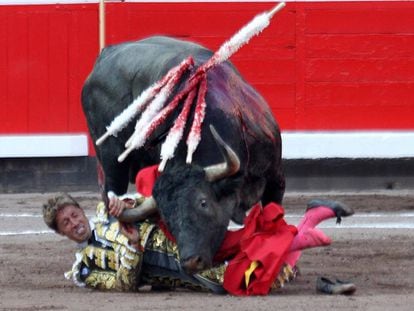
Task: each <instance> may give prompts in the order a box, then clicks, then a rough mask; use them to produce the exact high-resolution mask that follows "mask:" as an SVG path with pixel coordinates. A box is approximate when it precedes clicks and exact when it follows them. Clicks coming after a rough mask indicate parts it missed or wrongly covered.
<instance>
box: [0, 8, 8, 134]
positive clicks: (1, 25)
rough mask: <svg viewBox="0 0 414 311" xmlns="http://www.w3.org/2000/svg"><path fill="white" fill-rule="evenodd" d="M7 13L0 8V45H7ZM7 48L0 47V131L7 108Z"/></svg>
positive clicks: (0, 131)
mask: <svg viewBox="0 0 414 311" xmlns="http://www.w3.org/2000/svg"><path fill="white" fill-rule="evenodd" d="M7 28H8V14H7V12H6V11H5V10H0V46H1V47H8V32H7ZM7 55H8V48H1V49H0V72H1V73H2V74H0V133H7V129H6V125H5V124H6V122H7V119H8V118H7V110H6V105H7V102H8V80H9V79H8V76H9V75H8V61H7Z"/></svg>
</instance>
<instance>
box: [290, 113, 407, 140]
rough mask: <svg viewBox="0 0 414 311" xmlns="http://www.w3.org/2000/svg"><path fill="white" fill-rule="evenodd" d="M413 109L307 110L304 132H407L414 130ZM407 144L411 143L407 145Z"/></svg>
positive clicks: (303, 125)
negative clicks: (387, 130) (407, 130)
mask: <svg viewBox="0 0 414 311" xmlns="http://www.w3.org/2000/svg"><path fill="white" fill-rule="evenodd" d="M412 111H413V108H412V106H408V105H405V106H391V105H359V106H358V105H357V106H346V107H343V109H338V106H337V105H332V106H324V107H322V106H317V107H316V106H308V107H306V120H305V122H303V123H302V124H301V126H299V127H298V129H305V130H320V129H323V130H331V129H332V130H342V129H343V130H364V129H368V130H373V129H375V130H384V129H390V130H405V129H412V128H413V124H414V114H413V112H412ZM407 143H408V142H407Z"/></svg>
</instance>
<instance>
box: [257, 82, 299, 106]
mask: <svg viewBox="0 0 414 311" xmlns="http://www.w3.org/2000/svg"><path fill="white" fill-rule="evenodd" d="M253 87H254V88H255V89H256V90H257V91H258V92H259V93H260V94H261V95H262V96H263V98H264V99H265V100H266V101H267V103H268V104H269V106H270V108H271V109H272V110H278V109H294V108H295V83H290V84H288V83H286V84H284V83H267V84H253Z"/></svg>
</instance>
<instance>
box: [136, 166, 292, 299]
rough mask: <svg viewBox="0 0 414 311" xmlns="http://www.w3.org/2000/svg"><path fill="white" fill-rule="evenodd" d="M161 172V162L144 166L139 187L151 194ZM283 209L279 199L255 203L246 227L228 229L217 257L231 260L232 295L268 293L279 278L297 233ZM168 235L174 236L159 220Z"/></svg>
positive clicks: (226, 283)
mask: <svg viewBox="0 0 414 311" xmlns="http://www.w3.org/2000/svg"><path fill="white" fill-rule="evenodd" d="M159 175H160V173H159V172H158V165H154V166H150V167H146V168H144V169H142V170H141V171H140V172H139V173H138V175H137V177H136V180H135V183H136V188H137V191H138V192H139V193H141V194H142V195H144V196H151V195H152V188H153V186H154V184H155V181H156V179H157V178H158V176H159ZM283 217H284V209H283V207H281V206H280V205H278V204H276V203H269V204H268V205H266V206H265V207H264V208H261V207H260V205H255V206H254V207H253V208H252V210H251V212H250V213H249V215H248V216H247V217H246V218H245V220H244V227H243V228H242V229H240V230H237V231H227V233H226V236H225V238H224V241H223V244H222V246H221V248H220V250H219V251H218V252H217V254H216V256H215V257H214V261H215V262H217V263H219V262H223V261H224V260H230V261H229V263H228V266H227V268H226V271H225V273H224V284H223V286H224V288H225V289H226V290H227V291H228V292H229V293H230V294H233V295H239V296H246V295H266V294H268V293H269V291H270V287H271V285H272V283H273V282H274V281H275V280H276V277H277V275H278V274H279V271H280V269H281V268H282V265H283V263H284V259H285V257H286V254H287V253H288V251H289V248H290V245H291V243H292V240H293V238H294V236H295V235H296V234H297V229H296V227H295V226H292V225H288V224H287V223H286V222H285V220H284V218H283ZM159 225H160V228H161V229H162V230H163V231H164V233H165V234H166V236H167V238H169V239H170V240H172V241H174V240H175V239H174V237H173V236H172V235H171V233H170V232H169V231H168V230H167V228H166V226H165V224H164V223H163V222H162V221H160V222H159ZM252 262H256V263H257V264H258V265H257V267H256V268H255V269H254V271H253V273H252V275H251V276H250V280H249V284H248V286H247V287H246V281H245V272H246V270H248V269H249V267H250V265H251V264H252Z"/></svg>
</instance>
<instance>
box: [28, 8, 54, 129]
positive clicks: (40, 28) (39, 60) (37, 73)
mask: <svg viewBox="0 0 414 311" xmlns="http://www.w3.org/2000/svg"><path fill="white" fill-rule="evenodd" d="M48 34H49V23H48V14H47V13H46V12H33V13H31V14H29V35H28V50H29V55H28V64H29V67H28V74H29V98H28V100H29V109H28V131H29V132H30V133H40V132H45V131H48V130H50V128H49V126H48V123H49V119H50V116H49V115H48V113H46V112H47V111H48V106H49V98H48V90H49V88H50V87H51V86H50V84H49V82H50V81H49V76H48V71H49V67H48V65H49V49H48V46H49V37H48Z"/></svg>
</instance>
